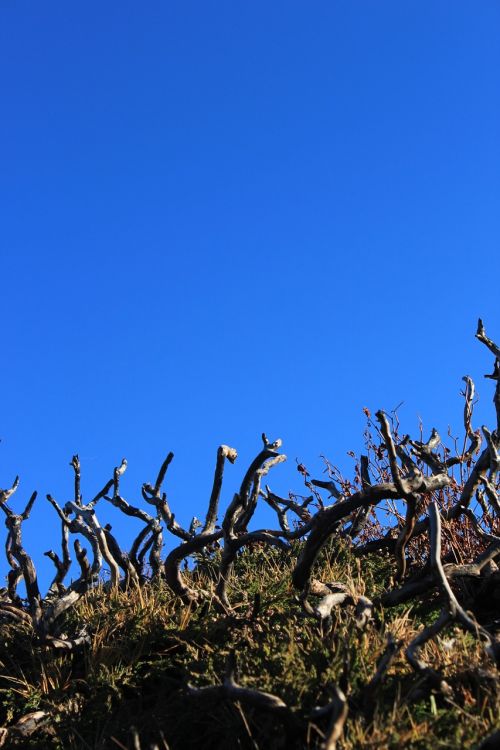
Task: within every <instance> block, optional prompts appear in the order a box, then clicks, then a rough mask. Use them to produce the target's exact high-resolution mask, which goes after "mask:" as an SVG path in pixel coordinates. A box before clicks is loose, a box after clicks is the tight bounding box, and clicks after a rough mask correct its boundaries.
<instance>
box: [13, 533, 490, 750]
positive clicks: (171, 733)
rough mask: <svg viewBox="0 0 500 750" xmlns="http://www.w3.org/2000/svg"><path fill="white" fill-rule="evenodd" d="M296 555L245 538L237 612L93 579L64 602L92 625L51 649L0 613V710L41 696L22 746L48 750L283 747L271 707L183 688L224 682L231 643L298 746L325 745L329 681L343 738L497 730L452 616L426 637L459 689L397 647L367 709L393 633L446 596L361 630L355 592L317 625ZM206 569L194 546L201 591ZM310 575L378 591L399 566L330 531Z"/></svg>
mask: <svg viewBox="0 0 500 750" xmlns="http://www.w3.org/2000/svg"><path fill="white" fill-rule="evenodd" d="M216 554H217V553H216ZM295 559H296V550H295V551H294V553H293V554H290V553H284V552H282V551H278V550H275V549H272V548H269V547H265V546H262V545H255V546H254V547H253V548H252V549H245V551H244V552H243V553H242V554H241V555H240V556H239V557H238V559H237V561H236V564H235V569H234V571H233V573H232V575H231V579H230V582H229V587H228V592H229V598H230V600H231V603H232V605H233V608H234V614H221V612H220V611H219V610H217V608H216V606H215V603H214V602H213V601H211V600H208V601H206V602H205V603H204V604H202V605H201V606H199V607H198V608H193V607H186V606H185V605H183V604H182V603H181V602H180V600H178V599H177V598H176V597H175V596H174V595H173V594H172V593H171V592H170V591H169V590H168V588H167V587H166V586H165V585H164V584H162V583H161V582H160V583H151V584H146V585H145V586H143V587H142V588H141V589H140V590H139V589H130V590H129V591H126V592H124V591H116V592H112V593H109V592H105V591H104V590H103V589H100V588H97V589H95V590H93V591H91V592H89V593H88V594H87V595H86V596H85V597H84V598H83V599H82V600H81V601H80V602H79V603H78V604H77V605H76V606H75V607H74V608H73V609H72V610H71V611H70V612H69V613H68V615H67V620H66V622H65V626H64V630H65V632H66V633H67V634H68V635H69V636H71V635H72V634H76V633H77V632H78V631H79V630H80V629H81V628H82V627H83V626H84V625H85V626H86V628H87V630H88V632H89V634H90V637H91V643H90V645H89V646H88V647H86V648H85V650H83V651H82V652H80V653H78V654H69V655H68V654H63V655H58V654H55V653H54V652H53V651H50V650H48V649H45V648H42V647H40V646H37V645H36V643H35V640H34V638H33V633H32V632H31V630H30V627H29V626H20V625H18V624H16V625H13V624H8V623H6V624H3V625H2V626H1V631H0V724H1V725H9V724H11V723H12V722H15V721H16V720H18V719H19V718H20V717H21V716H23V715H25V714H26V713H28V712H29V711H34V710H37V709H41V710H45V711H48V712H49V713H50V715H51V717H52V723H51V726H50V727H49V730H48V731H47V732H46V733H45V734H44V735H43V738H41V735H40V734H38V735H35V739H34V740H32V744H31V745H29V744H25V745H24V746H25V747H33V748H35V747H36V748H41V747H42V748H43V747H47V748H54V749H56V750H88V749H89V748H90V749H91V750H101V749H102V750H104V748H106V749H107V748H110V749H111V748H112V749H116V748H127V749H128V748H137V747H141V748H142V750H147V748H150V747H155V746H157V747H158V748H165V747H168V748H170V750H173V749H174V748H204V749H205V750H206V749H207V748H221V750H224V749H225V748H227V750H229V748H252V749H255V748H280V747H283V748H284V747H289V746H290V738H289V736H287V735H286V733H285V729H284V727H283V725H282V723H281V720H280V719H278V718H276V717H275V716H273V715H270V714H269V713H265V712H263V711H258V710H256V709H254V708H249V707H248V706H246V705H245V706H244V705H242V704H239V703H236V704H234V703H231V702H229V701H227V700H224V699H221V698H220V697H219V698H215V697H213V696H209V697H192V696H189V695H188V694H187V691H186V685H187V683H188V682H189V683H191V684H192V685H196V686H198V687H201V686H208V685H216V684H220V682H221V680H222V678H223V676H224V670H225V664H226V660H227V657H228V655H229V654H230V653H231V652H234V653H235V654H236V656H237V661H238V673H239V682H240V684H242V685H243V686H246V687H253V688H257V689H259V690H261V691H266V692H270V693H273V694H275V695H277V696H279V697H280V698H282V699H283V700H284V701H285V702H286V703H287V705H288V706H289V707H290V708H291V709H292V710H293V711H294V712H295V714H296V716H297V717H298V718H299V720H300V722H301V725H302V726H303V727H304V731H303V735H301V736H300V737H299V736H297V737H295V738H294V739H295V740H296V746H297V747H310V748H319V747H320V746H321V743H322V739H323V737H324V734H325V732H326V729H327V726H328V720H327V718H328V717H327V718H326V719H325V718H320V719H316V720H313V719H310V718H308V717H309V715H310V713H311V711H312V710H313V709H314V708H315V707H318V706H325V705H326V704H327V703H328V702H329V701H330V700H331V699H332V687H333V686H334V685H338V684H340V685H341V686H343V687H344V688H346V689H348V693H349V699H350V710H349V715H348V719H347V722H346V725H345V730H344V734H343V737H342V739H341V740H340V741H339V743H338V746H339V747H341V748H344V750H354V749H355V748H374V749H375V748H377V750H383V749H384V748H399V747H401V746H405V747H409V748H418V749H419V750H420V749H421V750H427V749H428V750H431V748H432V749H433V750H434V749H435V748H464V747H470V748H474V747H475V746H477V745H478V744H479V743H480V740H481V739H482V738H483V737H484V736H486V735H487V734H488V733H491V732H492V731H493V730H494V729H495V727H496V721H497V717H498V715H499V714H500V701H499V685H498V679H497V678H496V677H495V675H494V674H493V671H492V665H491V663H490V662H488V660H487V658H486V657H485V655H484V652H483V649H482V647H481V645H480V644H478V642H477V641H476V640H475V639H474V638H473V637H471V636H470V635H468V634H465V633H464V632H463V631H462V630H461V629H460V628H459V627H458V626H455V625H451V626H450V627H449V628H448V630H447V631H445V632H444V633H443V634H442V635H441V637H438V638H436V640H435V641H431V642H429V643H427V644H426V646H425V647H424V648H423V650H422V657H423V658H424V659H425V660H426V661H427V662H428V663H429V664H430V665H431V666H434V667H435V668H436V669H437V668H439V669H440V671H441V672H442V674H443V676H444V678H445V679H446V680H447V681H448V682H450V683H451V684H453V686H454V696H453V699H452V700H445V699H444V698H443V697H442V696H440V695H438V694H433V693H432V692H429V690H428V689H426V688H425V686H424V685H423V684H422V680H421V678H419V677H418V676H417V675H415V673H414V672H413V671H412V669H411V668H410V666H409V664H408V662H407V661H406V659H405V657H404V647H403V649H402V650H401V651H400V653H399V655H398V656H397V658H396V659H395V661H394V662H393V664H392V666H391V667H390V669H389V670H388V672H387V674H386V676H385V679H384V681H383V682H382V684H381V685H380V686H379V689H378V690H377V693H376V695H375V701H374V705H373V706H372V707H371V709H370V710H369V711H366V710H365V707H364V706H363V704H362V701H361V698H360V696H362V691H363V688H364V686H365V685H366V684H367V683H368V682H369V680H370V679H371V677H372V676H373V675H374V673H375V671H376V668H377V663H378V661H379V659H380V657H381V655H382V654H383V652H384V649H385V646H386V640H387V634H388V633H392V635H393V636H394V638H395V639H397V640H402V641H403V643H404V644H407V643H408V642H409V641H410V640H411V639H412V638H413V637H414V636H415V635H416V633H417V632H418V631H419V630H420V629H421V628H422V627H423V624H424V622H425V623H427V624H428V623H429V622H430V621H431V619H432V618H433V617H435V616H437V613H438V612H439V605H438V604H437V603H435V604H434V605H433V608H431V610H430V611H429V610H428V609H425V608H422V607H420V606H419V603H418V602H415V603H413V604H412V605H400V606H398V607H393V608H391V609H388V608H385V609H382V608H377V610H376V612H375V615H376V616H375V622H374V623H372V624H371V625H369V626H368V628H367V629H366V630H365V631H363V632H361V631H360V630H358V629H357V628H356V626H355V623H354V617H353V610H352V607H348V608H345V609H341V608H339V609H338V611H337V612H336V613H335V617H334V618H333V621H332V624H331V627H329V628H321V627H320V626H319V625H318V623H317V622H316V621H315V620H314V619H312V618H310V617H307V616H306V615H305V614H304V613H303V611H302V608H301V606H300V603H299V602H298V600H297V598H296V592H295V591H294V590H293V588H292V586H291V570H292V567H293V563H294V560H295ZM212 570H213V566H212V564H211V562H210V560H208V561H206V562H205V561H200V563H199V565H198V567H197V568H196V569H195V570H192V571H188V572H186V573H185V575H186V576H187V577H191V578H193V579H195V586H196V585H199V586H202V587H203V588H204V589H206V590H208V591H210V590H213V589H214V582H213V575H211V572H212ZM315 574H316V576H317V577H318V578H320V579H321V580H323V581H325V582H328V581H342V582H343V583H344V584H346V585H347V586H348V588H349V590H350V591H352V593H354V594H357V595H360V594H364V595H366V596H368V597H370V598H374V597H376V596H378V595H379V594H380V593H381V592H382V591H383V590H384V589H386V588H387V586H388V585H389V581H390V579H391V575H392V574H393V570H392V562H390V561H389V560H388V559H387V558H384V557H382V556H377V555H373V556H371V557H368V558H363V561H362V562H360V560H359V559H356V558H355V557H354V556H353V555H352V553H351V552H350V550H349V549H348V548H347V547H337V548H336V547H335V546H334V545H333V544H330V545H329V546H328V547H327V548H326V549H324V550H323V553H322V556H321V561H320V562H319V564H318V566H317V569H316V573H315ZM256 597H257V598H256ZM259 598H260V602H259ZM257 605H258V606H257ZM134 738H135V739H134Z"/></svg>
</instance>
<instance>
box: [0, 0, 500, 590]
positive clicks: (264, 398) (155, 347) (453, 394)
mask: <svg viewBox="0 0 500 750" xmlns="http://www.w3.org/2000/svg"><path fill="white" fill-rule="evenodd" d="M499 30H500V5H499V4H498V2H497V1H496V0H494V1H493V0H483V1H482V2H480V3H472V2H462V1H461V0H457V1H455V2H450V1H449V0H446V2H443V1H442V0H441V1H440V0H432V2H430V1H427V2H426V1H424V2H422V0H418V2H417V1H416V0H412V1H405V2H401V0H392V1H389V0H387V1H382V2H372V1H369V0H365V1H364V2H353V1H352V0H349V1H347V0H344V1H343V2H339V1H337V0H329V1H328V2H326V1H324V2H315V3H305V2H295V1H293V0H287V1H286V2H265V3H264V2H259V1H257V2H251V3H250V2H234V1H232V2H229V1H228V2H188V1H187V0H184V1H183V2H168V3H166V2H159V1H157V2H148V3H132V2H123V1H120V2H116V0H109V2H104V3H103V2H99V3H97V2H93V1H88V2H85V3H67V2H50V0H46V1H45V2H43V3H35V2H30V3H25V2H21V1H20V0H1V2H0V74H1V92H2V94H1V101H2V116H1V119H0V143H1V159H0V180H1V182H0V193H1V195H0V212H1V216H2V218H1V233H0V242H1V288H2V308H3V316H2V317H3V325H2V339H1V341H2V351H3V365H2V375H1V380H2V387H1V394H0V398H1V420H0V437H1V438H2V442H1V444H0V467H1V471H0V485H1V486H7V485H9V484H10V483H11V481H12V480H13V478H14V476H15V475H16V474H20V476H21V486H20V489H19V491H18V493H17V495H16V499H15V502H14V507H15V508H19V507H21V506H22V505H23V504H24V502H25V500H27V498H28V496H29V494H30V492H31V490H32V489H34V488H36V489H38V490H39V492H40V498H39V500H38V501H37V505H36V506H35V510H34V511H33V516H32V520H30V521H29V522H28V523H26V524H25V529H24V531H25V540H26V544H27V546H28V548H29V550H30V551H31V552H32V553H33V554H34V556H35V558H36V559H37V561H38V562H39V564H40V568H41V570H42V577H44V576H47V575H48V572H47V571H51V564H50V563H49V562H48V561H45V559H44V561H43V563H42V562H41V560H40V554H41V552H42V551H43V550H45V549H48V548H49V547H50V546H54V545H55V544H56V538H55V537H54V536H53V534H54V533H55V532H54V529H55V528H56V527H57V524H56V523H55V514H54V512H53V510H52V509H51V508H50V506H49V505H48V503H47V502H46V501H45V499H44V498H45V493H46V492H51V493H53V494H54V495H55V496H56V497H57V498H58V499H59V500H60V501H63V500H65V499H68V498H69V497H70V495H71V491H72V473H71V469H70V467H69V466H68V462H69V460H70V458H71V456H72V454H73V453H76V452H78V453H79V454H80V457H81V461H82V467H83V491H84V494H85V496H86V498H87V499H90V497H91V496H92V495H93V494H94V493H95V492H96V491H97V490H98V489H99V488H100V487H101V486H102V485H103V484H104V482H105V481H106V480H107V479H108V478H109V477H110V473H111V470H112V467H113V466H114V465H116V464H117V463H119V462H120V460H121V458H122V457H123V456H126V457H127V459H128V461H129V471H128V472H127V475H126V476H125V478H124V482H123V492H124V495H125V496H126V497H127V498H128V499H129V501H130V502H134V501H139V497H140V493H139V489H140V484H141V483H142V482H143V481H151V480H152V479H154V477H155V473H156V471H157V469H158V466H159V464H160V463H161V461H162V459H163V457H164V456H165V455H166V453H167V452H168V451H169V450H173V451H174V452H175V454H176V456H175V460H174V463H173V464H172V466H171V468H170V470H169V476H168V481H167V489H168V490H169V499H170V502H171V505H172V507H173V509H174V510H175V511H176V512H177V514H178V517H179V519H180V520H182V521H184V522H188V521H189V519H190V518H191V516H192V515H193V514H196V515H201V514H203V512H204V509H205V506H206V502H207V499H208V495H209V491H210V485H211V480H212V471H213V465H214V459H215V452H216V448H217V445H218V444H219V443H221V442H224V443H228V444H229V445H231V446H234V447H235V448H237V449H238V451H239V453H240V458H239V460H238V462H237V464H236V465H235V466H234V467H228V470H227V472H226V485H225V486H226V490H225V496H224V500H225V501H227V500H228V499H230V498H231V496H232V493H233V492H234V490H235V489H236V488H237V486H238V483H239V481H240V478H241V476H242V472H243V471H244V469H245V467H246V465H247V463H248V461H249V459H250V458H251V457H252V455H253V454H254V453H255V451H256V450H258V449H259V446H260V434H261V432H262V431H263V430H264V431H266V432H267V433H268V434H269V436H270V437H271V438H273V439H274V438H276V437H278V436H280V437H282V438H283V440H284V451H285V452H286V453H287V455H288V456H289V459H290V465H289V466H288V468H287V467H278V468H277V469H276V470H275V471H274V476H271V477H270V483H271V485H272V487H273V489H275V490H276V491H281V492H284V493H286V492H287V491H288V490H289V489H296V490H300V486H301V485H300V476H299V475H298V474H297V473H296V471H295V457H299V458H300V459H301V460H303V461H304V462H305V463H306V464H307V465H308V467H309V468H310V469H311V470H313V471H318V472H320V471H321V468H322V465H321V461H320V460H319V458H318V456H319V454H320V453H325V454H326V455H327V456H329V457H330V459H331V460H332V461H334V462H338V463H339V464H340V465H342V466H348V465H349V461H350V459H348V458H347V457H346V455H345V454H346V451H347V450H349V449H354V450H356V451H359V450H360V449H361V447H362V439H361V433H362V429H363V425H364V421H363V414H362V412H361V409H362V407H363V406H365V405H366V406H369V407H370V408H371V409H377V408H384V409H387V410H390V409H391V408H393V407H394V406H396V405H397V404H398V403H399V402H401V401H404V402H405V403H404V406H403V407H402V409H401V412H400V414H401V417H402V419H403V421H404V425H405V427H406V428H407V429H408V430H416V428H417V425H418V415H420V416H421V417H422V418H423V420H424V422H425V424H426V426H428V427H429V429H430V427H432V426H433V425H435V426H436V427H437V428H438V429H440V430H441V431H442V432H443V433H446V429H447V425H448V424H452V425H453V427H454V428H455V431H457V432H458V430H459V427H460V416H461V409H462V404H461V402H460V399H459V396H458V393H459V390H460V387H461V385H462V383H461V380H460V378H461V376H462V375H463V374H465V373H468V374H470V375H472V376H473V378H474V379H475V380H476V383H477V387H478V389H479V393H480V396H481V399H482V401H481V404H480V407H481V410H482V412H481V418H482V419H483V420H484V421H490V422H491V418H492V406H491V396H492V388H491V381H483V379H482V375H483V374H484V373H485V372H490V371H491V366H492V362H491V357H490V356H489V355H488V353H487V352H486V350H484V349H483V347H481V345H480V344H479V343H477V342H476V341H475V339H474V333H475V328H476V320H477V317H478V315H481V316H482V317H483V318H484V320H485V324H486V330H487V332H488V334H489V335H490V336H492V337H496V339H497V340H500V315H499V303H498V299H499V297H498V289H499V282H500V273H499V272H500V259H499V253H498V250H499V239H500V211H499V208H500V200H499V199H500V177H499V175H500V139H499V132H500V130H499V125H500V91H499V88H500V87H499V83H500V46H499V44H498V39H499ZM111 510H112V509H109V508H102V509H101V514H100V517H101V520H102V521H103V522H104V521H107V520H112V521H113V523H114V525H115V529H120V528H121V527H122V530H123V534H122V532H121V531H119V536H120V537H123V538H127V539H130V537H131V536H132V532H133V531H134V530H135V531H137V530H138V528H139V527H138V526H136V525H134V524H133V522H130V521H127V523H125V524H123V525H122V521H121V519H120V516H117V515H116V513H112V512H111ZM168 543H169V544H170V545H171V541H170V540H169V542H168ZM2 567H3V566H2Z"/></svg>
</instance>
